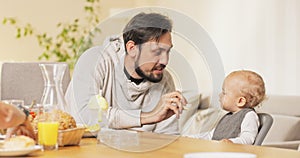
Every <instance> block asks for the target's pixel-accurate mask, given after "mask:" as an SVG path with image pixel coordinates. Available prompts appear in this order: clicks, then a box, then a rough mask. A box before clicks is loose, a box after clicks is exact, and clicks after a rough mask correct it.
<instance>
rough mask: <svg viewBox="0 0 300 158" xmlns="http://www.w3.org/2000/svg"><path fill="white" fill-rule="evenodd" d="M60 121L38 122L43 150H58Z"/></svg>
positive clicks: (39, 137)
mask: <svg viewBox="0 0 300 158" xmlns="http://www.w3.org/2000/svg"><path fill="white" fill-rule="evenodd" d="M57 137H58V122H47V121H46V122H38V140H39V144H40V145H41V146H42V149H43V150H57V149H58V144H57Z"/></svg>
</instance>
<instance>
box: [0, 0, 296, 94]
mask: <svg viewBox="0 0 300 158" xmlns="http://www.w3.org/2000/svg"><path fill="white" fill-rule="evenodd" d="M83 3H84V0H76V1H74V0H63V1H60V0H51V1H50V0H44V1H40V0H26V1H24V0H0V19H2V18H3V17H7V16H13V17H18V19H19V20H20V21H22V22H27V21H30V22H31V23H32V24H33V25H34V26H36V28H38V29H39V30H42V31H47V32H55V27H56V26H55V25H56V23H57V22H58V21H69V20H72V19H74V18H75V17H83V10H82V4H83ZM101 3H102V10H101V17H102V19H104V18H105V17H107V16H109V15H110V14H112V13H115V12H117V11H119V10H122V9H128V8H133V7H142V6H161V7H167V8H172V9H175V10H177V11H179V12H182V13H184V14H186V15H187V16H189V17H191V18H193V19H194V20H196V21H197V22H199V23H200V24H201V25H202V26H203V27H204V28H205V29H206V30H207V32H208V33H209V35H210V36H211V38H212V39H213V41H214V42H215V44H216V47H217V48H218V50H219V53H220V55H221V57H222V61H223V64H224V69H225V73H226V74H228V73H229V72H231V71H233V70H236V69H252V70H255V71H257V72H258V73H260V74H261V75H262V76H263V77H264V79H265V82H266V86H267V92H268V94H279V95H300V84H299V83H297V80H299V79H300V72H299V68H300V64H298V63H297V62H296V61H300V60H299V59H300V55H299V50H300V48H299V45H300V30H299V29H298V28H300V24H299V18H300V12H299V10H300V1H298V0H285V1H282V0H264V1H261V0H227V1H222V0H185V1H182V0H164V1H160V0H151V1H146V0H126V1H123V0H114V1H111V0H102V1H101ZM64 6H66V7H64ZM40 51H41V49H40V48H39V47H38V46H37V44H36V41H35V39H22V40H16V39H15V38H14V29H12V28H11V27H8V26H3V25H0V61H7V60H16V61H35V60H37V56H38V55H39V54H40V53H41V52H40ZM297 70H298V71H297Z"/></svg>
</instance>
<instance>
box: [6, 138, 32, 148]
mask: <svg viewBox="0 0 300 158" xmlns="http://www.w3.org/2000/svg"><path fill="white" fill-rule="evenodd" d="M34 145H35V142H34V140H33V139H31V138H29V137H27V136H16V137H12V138H10V139H9V140H5V141H4V143H3V145H2V148H4V149H10V150H13V149H24V148H29V147H33V146H34Z"/></svg>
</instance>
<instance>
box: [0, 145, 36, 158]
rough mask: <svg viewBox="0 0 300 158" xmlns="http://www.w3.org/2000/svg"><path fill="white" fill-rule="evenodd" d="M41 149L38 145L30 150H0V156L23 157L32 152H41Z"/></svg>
mask: <svg viewBox="0 0 300 158" xmlns="http://www.w3.org/2000/svg"><path fill="white" fill-rule="evenodd" d="M41 149H42V147H41V146H39V145H35V146H33V147H30V148H24V149H13V150H12V149H1V148H0V156H24V155H28V154H30V153H32V152H35V151H37V150H41Z"/></svg>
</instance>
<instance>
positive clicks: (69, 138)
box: [32, 110, 86, 146]
mask: <svg viewBox="0 0 300 158" xmlns="http://www.w3.org/2000/svg"><path fill="white" fill-rule="evenodd" d="M55 113H57V117H58V123H59V127H58V146H69V145H79V143H80V140H81V138H82V136H83V134H84V131H85V130H86V128H85V127H77V125H76V122H75V120H74V118H73V117H72V116H71V115H70V114H68V113H67V112H64V111H62V110H57V111H56V112H55ZM40 116H41V115H40ZM43 117H46V118H47V113H44V114H43ZM38 120H39V115H36V116H35V117H34V118H33V119H32V126H33V128H34V129H35V131H36V133H37V127H38V126H37V124H38Z"/></svg>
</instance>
